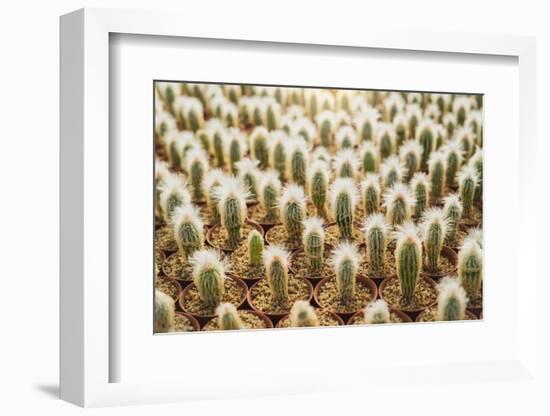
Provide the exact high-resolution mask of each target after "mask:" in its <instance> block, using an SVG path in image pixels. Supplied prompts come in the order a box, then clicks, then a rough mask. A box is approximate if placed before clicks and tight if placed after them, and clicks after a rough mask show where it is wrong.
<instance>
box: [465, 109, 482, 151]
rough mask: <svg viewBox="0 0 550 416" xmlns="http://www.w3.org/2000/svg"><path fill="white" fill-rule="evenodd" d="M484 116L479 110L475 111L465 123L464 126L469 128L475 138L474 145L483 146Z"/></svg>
mask: <svg viewBox="0 0 550 416" xmlns="http://www.w3.org/2000/svg"><path fill="white" fill-rule="evenodd" d="M482 124H483V123H482V116H481V111H479V110H473V111H471V112H470V114H468V117H467V118H466V121H465V122H464V125H465V126H466V127H469V128H470V130H471V131H472V133H473V135H474V136H475V137H474V143H475V144H476V145H477V146H483V137H482V134H483V127H482Z"/></svg>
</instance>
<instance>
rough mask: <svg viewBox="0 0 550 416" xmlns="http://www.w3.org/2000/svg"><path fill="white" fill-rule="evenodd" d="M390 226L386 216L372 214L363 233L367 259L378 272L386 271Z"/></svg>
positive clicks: (366, 221)
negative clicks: (385, 263) (385, 262)
mask: <svg viewBox="0 0 550 416" xmlns="http://www.w3.org/2000/svg"><path fill="white" fill-rule="evenodd" d="M388 230H389V225H388V223H387V222H386V220H385V218H384V215H382V214H380V213H376V214H372V215H370V216H369V217H367V219H366V220H365V225H364V227H363V232H364V233H365V242H366V243H367V244H366V245H367V259H368V261H369V263H370V264H371V265H372V267H373V269H374V270H375V271H376V272H381V271H382V270H384V261H385V258H386V247H387V244H388Z"/></svg>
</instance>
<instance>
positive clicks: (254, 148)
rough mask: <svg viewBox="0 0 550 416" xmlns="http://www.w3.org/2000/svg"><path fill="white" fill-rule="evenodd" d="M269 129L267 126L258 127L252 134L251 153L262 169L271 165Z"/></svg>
mask: <svg viewBox="0 0 550 416" xmlns="http://www.w3.org/2000/svg"><path fill="white" fill-rule="evenodd" d="M269 140H270V136H269V131H267V129H266V128H265V127H256V128H255V129H254V130H253V131H252V134H251V135H250V154H251V156H252V159H254V160H257V161H258V166H259V167H260V169H265V168H267V167H268V165H269V147H268V143H269Z"/></svg>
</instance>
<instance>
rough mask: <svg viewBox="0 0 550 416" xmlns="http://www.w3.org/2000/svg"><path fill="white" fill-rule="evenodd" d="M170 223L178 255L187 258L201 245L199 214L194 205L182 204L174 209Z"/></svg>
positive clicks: (201, 226)
mask: <svg viewBox="0 0 550 416" xmlns="http://www.w3.org/2000/svg"><path fill="white" fill-rule="evenodd" d="M172 223H173V225H174V239H175V240H176V243H177V244H178V249H179V252H180V255H181V256H182V257H183V258H184V259H189V258H190V257H191V256H192V255H193V253H194V252H195V251H197V250H200V249H201V248H202V246H203V241H204V232H203V223H202V221H201V219H200V214H199V212H198V210H197V208H195V206H194V205H192V204H188V205H183V206H181V207H178V208H176V209H175V211H174V215H173V216H172Z"/></svg>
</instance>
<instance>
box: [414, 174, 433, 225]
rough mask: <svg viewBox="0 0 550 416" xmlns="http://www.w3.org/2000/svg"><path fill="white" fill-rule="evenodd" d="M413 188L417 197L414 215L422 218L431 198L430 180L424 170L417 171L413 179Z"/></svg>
mask: <svg viewBox="0 0 550 416" xmlns="http://www.w3.org/2000/svg"><path fill="white" fill-rule="evenodd" d="M411 190H412V193H413V195H414V198H415V204H414V216H415V217H417V218H420V217H421V216H422V213H423V212H424V210H425V209H426V208H427V206H428V201H429V200H430V182H429V180H428V175H426V174H425V173H424V172H416V173H415V174H414V175H413V177H412V179H411Z"/></svg>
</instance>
